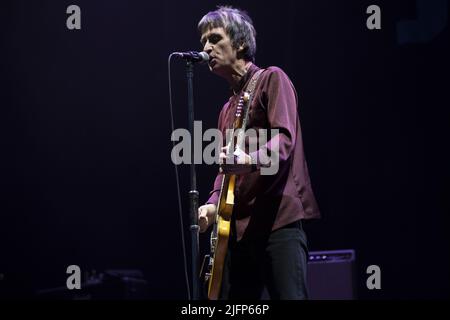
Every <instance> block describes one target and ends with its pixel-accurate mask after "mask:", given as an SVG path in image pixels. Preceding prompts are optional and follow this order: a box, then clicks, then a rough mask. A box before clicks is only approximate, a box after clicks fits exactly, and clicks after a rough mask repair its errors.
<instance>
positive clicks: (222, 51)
mask: <svg viewBox="0 0 450 320" xmlns="http://www.w3.org/2000/svg"><path fill="white" fill-rule="evenodd" d="M200 42H201V43H202V45H203V51H205V52H206V53H208V55H209V58H210V59H209V63H208V64H209V69H210V70H211V71H212V72H214V73H216V74H218V75H225V74H226V73H227V72H229V70H231V68H230V66H231V65H233V64H234V63H235V62H236V60H237V58H236V54H237V50H236V49H234V48H233V46H232V45H231V40H230V37H228V34H227V33H226V32H225V30H224V29H223V28H222V27H220V28H213V29H209V30H207V31H206V32H204V33H203V34H202V36H201V38H200Z"/></svg>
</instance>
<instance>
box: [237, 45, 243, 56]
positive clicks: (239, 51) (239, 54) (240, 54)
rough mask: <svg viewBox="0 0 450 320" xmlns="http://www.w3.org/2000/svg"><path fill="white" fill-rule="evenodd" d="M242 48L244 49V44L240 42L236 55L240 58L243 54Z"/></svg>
mask: <svg viewBox="0 0 450 320" xmlns="http://www.w3.org/2000/svg"><path fill="white" fill-rule="evenodd" d="M244 50H245V44H241V45H240V46H239V47H238V48H237V57H238V58H242V57H243V56H244Z"/></svg>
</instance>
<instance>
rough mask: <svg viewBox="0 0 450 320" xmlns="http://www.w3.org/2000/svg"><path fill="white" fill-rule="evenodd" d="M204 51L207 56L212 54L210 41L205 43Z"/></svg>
mask: <svg viewBox="0 0 450 320" xmlns="http://www.w3.org/2000/svg"><path fill="white" fill-rule="evenodd" d="M203 51H205V52H206V53H207V54H210V53H211V52H212V45H211V44H210V43H209V41H208V42H206V43H205V46H204V47H203Z"/></svg>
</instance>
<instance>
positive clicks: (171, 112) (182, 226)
mask: <svg viewBox="0 0 450 320" xmlns="http://www.w3.org/2000/svg"><path fill="white" fill-rule="evenodd" d="M172 56H173V53H171V54H170V55H169V59H168V65H167V67H168V68H167V69H168V74H169V107H170V124H171V127H172V133H173V132H174V131H175V125H174V121H173V109H172V81H171V79H170V60H171V59H172ZM171 140H172V139H171ZM172 145H173V147H175V141H172ZM174 168H175V179H176V182H177V196H178V212H179V214H180V227H181V244H182V247H183V260H184V276H185V279H186V287H187V293H188V300H191V288H190V286H189V276H188V268H187V259H186V243H185V238H184V222H183V209H182V207H181V193H180V179H179V177H178V166H177V165H176V164H175V163H174Z"/></svg>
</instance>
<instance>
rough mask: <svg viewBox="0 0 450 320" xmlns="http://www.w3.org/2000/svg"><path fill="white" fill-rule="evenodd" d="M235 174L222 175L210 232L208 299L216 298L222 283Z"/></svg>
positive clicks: (232, 204) (232, 205)
mask: <svg viewBox="0 0 450 320" xmlns="http://www.w3.org/2000/svg"><path fill="white" fill-rule="evenodd" d="M235 181H236V176H235V175H224V177H223V180H222V189H221V192H220V198H219V204H218V207H217V208H218V209H217V215H216V217H217V220H216V224H215V226H214V230H213V232H212V233H211V253H212V254H213V258H212V259H210V264H211V265H210V267H211V268H210V269H211V272H210V274H209V285H208V299H210V300H217V299H218V298H219V294H220V288H221V284H222V275H223V266H224V263H225V257H226V254H227V250H228V240H229V238H230V226H231V215H232V213H233V207H234V188H235Z"/></svg>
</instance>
